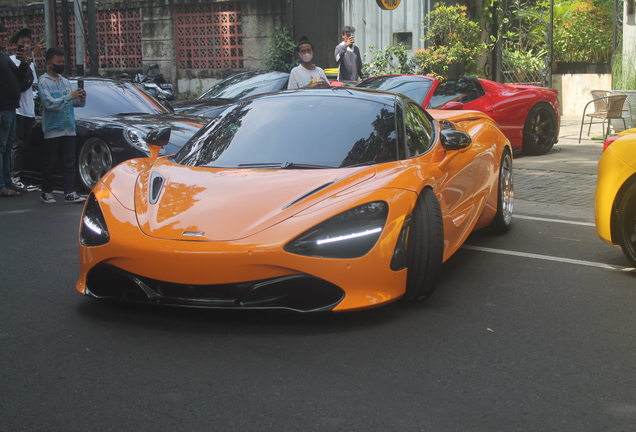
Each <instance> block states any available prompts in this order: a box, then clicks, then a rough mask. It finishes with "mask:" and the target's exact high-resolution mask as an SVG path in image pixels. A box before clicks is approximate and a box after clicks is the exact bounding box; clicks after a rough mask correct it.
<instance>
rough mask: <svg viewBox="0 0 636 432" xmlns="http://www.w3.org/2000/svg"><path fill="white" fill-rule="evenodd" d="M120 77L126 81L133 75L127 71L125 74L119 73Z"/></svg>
mask: <svg viewBox="0 0 636 432" xmlns="http://www.w3.org/2000/svg"><path fill="white" fill-rule="evenodd" d="M119 79H120V80H124V81H130V80H131V77H130V75H128V74H127V73H123V74H121V75H119Z"/></svg>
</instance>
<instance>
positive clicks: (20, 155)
mask: <svg viewBox="0 0 636 432" xmlns="http://www.w3.org/2000/svg"><path fill="white" fill-rule="evenodd" d="M34 124H35V119H34V118H33V117H24V116H21V115H20V114H16V116H15V141H14V142H13V149H12V150H11V177H20V176H21V175H22V169H23V167H24V157H25V155H26V151H27V148H28V146H29V145H30V144H31V132H33V125H34Z"/></svg>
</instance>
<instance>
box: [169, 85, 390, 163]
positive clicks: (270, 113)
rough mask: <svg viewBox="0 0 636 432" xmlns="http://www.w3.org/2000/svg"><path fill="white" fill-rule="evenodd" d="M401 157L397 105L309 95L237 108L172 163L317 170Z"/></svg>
mask: <svg viewBox="0 0 636 432" xmlns="http://www.w3.org/2000/svg"><path fill="white" fill-rule="evenodd" d="M308 92H311V90H308ZM396 155H397V143H396V133H395V110H394V106H393V105H386V104H384V103H380V102H377V101H370V100H365V99H360V98H352V97H340V96H337V95H334V94H320V95H310V94H307V93H305V94H302V95H299V94H287V95H284V96H280V95H279V96H278V97H264V98H259V99H252V100H248V101H244V102H241V103H237V104H235V105H232V106H231V107H229V108H228V109H227V110H226V111H224V112H223V113H222V114H221V115H220V116H219V117H217V118H216V119H214V120H213V121H212V122H211V123H210V124H209V125H208V126H206V127H205V128H203V129H201V130H200V131H199V132H198V133H197V134H196V135H195V136H193V137H192V138H191V139H190V141H188V143H186V145H185V146H184V147H182V149H181V150H180V151H179V152H178V153H177V154H176V155H175V156H174V157H173V159H172V160H173V161H174V162H176V163H180V164H183V165H189V166H207V167H225V168H264V169H267V168H272V169H277V168H289V169H295V168H298V169H313V168H339V167H349V166H355V165H364V164H374V163H378V162H388V161H394V160H396V159H397V156H396Z"/></svg>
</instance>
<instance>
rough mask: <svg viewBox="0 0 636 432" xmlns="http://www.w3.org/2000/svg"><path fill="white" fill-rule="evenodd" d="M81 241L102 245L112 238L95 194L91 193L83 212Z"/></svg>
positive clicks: (85, 244) (91, 244)
mask: <svg viewBox="0 0 636 432" xmlns="http://www.w3.org/2000/svg"><path fill="white" fill-rule="evenodd" d="M81 224H82V225H81V229H80V242H81V243H82V245H84V246H101V245H104V244H106V243H108V241H109V240H110V234H108V228H107V227H106V220H105V219H104V214H103V213H102V209H101V208H100V207H99V204H98V203H97V200H96V199H95V195H94V194H92V193H91V194H90V196H89V197H88V200H87V201H86V206H85V207H84V214H82V222H81Z"/></svg>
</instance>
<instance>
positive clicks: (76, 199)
mask: <svg viewBox="0 0 636 432" xmlns="http://www.w3.org/2000/svg"><path fill="white" fill-rule="evenodd" d="M84 201H86V198H84V197H82V196H79V195H78V194H77V192H71V193H68V194H66V196H65V197H64V202H66V203H83V202H84Z"/></svg>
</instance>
